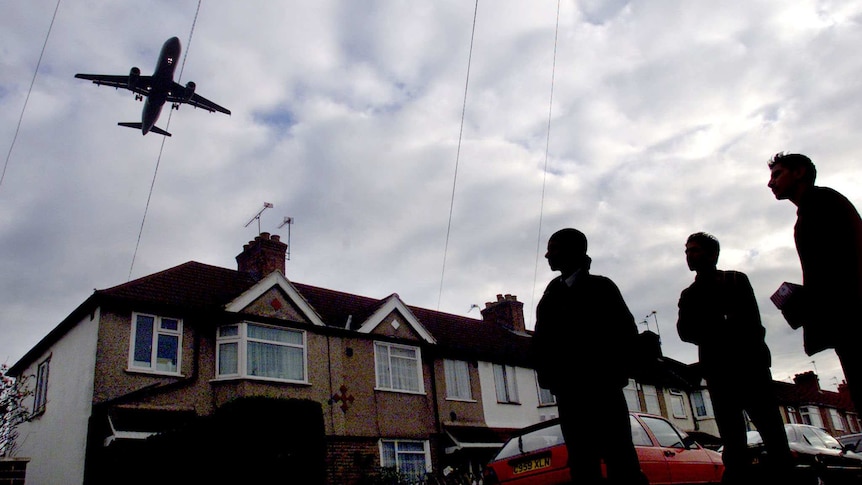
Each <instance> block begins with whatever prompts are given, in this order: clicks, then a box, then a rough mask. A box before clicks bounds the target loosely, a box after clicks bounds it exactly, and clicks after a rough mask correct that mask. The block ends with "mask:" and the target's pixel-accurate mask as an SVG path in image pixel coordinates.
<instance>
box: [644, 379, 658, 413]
mask: <svg viewBox="0 0 862 485" xmlns="http://www.w3.org/2000/svg"><path fill="white" fill-rule="evenodd" d="M641 389H643V393H644V401H646V412H648V413H650V414H661V407H660V406H659V404H658V391H657V390H656V388H655V386H653V385H651V384H644V385H642V386H641Z"/></svg>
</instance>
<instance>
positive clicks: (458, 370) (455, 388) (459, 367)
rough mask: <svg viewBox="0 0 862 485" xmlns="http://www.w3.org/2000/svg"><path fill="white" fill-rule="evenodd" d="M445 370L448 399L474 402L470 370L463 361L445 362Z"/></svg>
mask: <svg viewBox="0 0 862 485" xmlns="http://www.w3.org/2000/svg"><path fill="white" fill-rule="evenodd" d="M443 370H444V371H445V373H446V398H447V399H460V400H465V401H468V400H472V399H473V394H472V393H471V392H470V368H469V366H468V365H467V362H465V361H463V360H450V359H445V360H444V361H443Z"/></svg>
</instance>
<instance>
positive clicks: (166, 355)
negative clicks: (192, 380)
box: [156, 335, 180, 372]
mask: <svg viewBox="0 0 862 485" xmlns="http://www.w3.org/2000/svg"><path fill="white" fill-rule="evenodd" d="M158 342H159V344H158V349H157V352H158V353H157V355H156V369H158V370H162V371H167V372H176V371H177V355H178V354H177V351H178V349H179V342H180V338H179V336H177V335H159V340H158Z"/></svg>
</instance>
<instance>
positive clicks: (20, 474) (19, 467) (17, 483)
mask: <svg viewBox="0 0 862 485" xmlns="http://www.w3.org/2000/svg"><path fill="white" fill-rule="evenodd" d="M29 461H30V459H29V458H0V485H24V477H25V476H26V475H27V462H29Z"/></svg>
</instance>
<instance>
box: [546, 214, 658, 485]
mask: <svg viewBox="0 0 862 485" xmlns="http://www.w3.org/2000/svg"><path fill="white" fill-rule="evenodd" d="M545 258H547V259H548V264H549V265H550V267H551V269H552V270H554V271H559V272H560V276H559V277H558V278H554V279H553V280H552V281H551V282H550V283H549V284H548V286H547V288H546V289H545V293H544V295H542V298H541V300H540V301H539V304H538V306H537V308H536V328H535V332H534V334H533V339H532V347H531V354H532V358H533V363H534V365H535V369H536V373H537V376H538V379H539V385H540V386H542V387H543V388H545V389H548V390H550V391H551V392H552V393H554V395H555V396H556V398H557V408H558V410H559V413H560V423H561V427H562V431H563V437H564V439H565V440H566V447H567V448H568V452H569V469H570V470H571V473H572V481H573V482H574V483H578V484H579V485H593V484H596V483H601V482H602V471H601V460H602V459H604V460H605V464H606V466H607V475H608V479H609V481H610V482H611V483H615V484H620V485H623V484H624V485H639V484H646V483H647V480H646V477H645V476H644V475H643V474H642V473H641V470H640V465H639V463H638V457H637V453H636V451H635V448H634V445H633V444H632V432H631V424H630V422H629V412H628V407H627V405H626V400H625V396H624V394H623V387H625V386H626V385H627V384H628V378H629V375H630V374H631V371H632V369H631V366H632V359H633V356H634V355H635V342H636V339H637V326H636V324H635V321H634V317H632V314H631V312H630V311H629V309H628V307H627V306H626V303H625V301H624V300H623V297H622V295H621V294H620V291H619V289H618V288H617V286H616V284H614V282H613V281H611V280H610V279H609V278H606V277H604V276H598V275H592V274H590V272H589V269H590V257H589V256H587V238H586V236H584V234H583V233H582V232H581V231H578V230H577V229H571V228H568V229H561V230H559V231H557V232H556V233H554V234H553V235H552V236H551V237H550V239H549V240H548V252H547V253H546V254H545Z"/></svg>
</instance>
